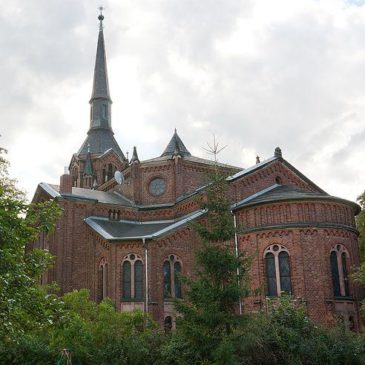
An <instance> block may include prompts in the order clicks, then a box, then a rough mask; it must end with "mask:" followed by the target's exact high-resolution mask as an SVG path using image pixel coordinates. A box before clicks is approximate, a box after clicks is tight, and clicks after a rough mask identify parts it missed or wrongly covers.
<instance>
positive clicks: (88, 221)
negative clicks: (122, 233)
mask: <svg viewBox="0 0 365 365" xmlns="http://www.w3.org/2000/svg"><path fill="white" fill-rule="evenodd" d="M92 218H93V217H87V218H85V219H84V221H85V223H86V224H88V225H89V226H90V227H91V228H92V229H93V230H94V231H95V232H97V233H99V234H100V235H101V236H102V237H103V238H105V239H106V240H110V239H113V236H112V235H110V234H109V233H108V232H107V231H105V230H104V229H103V228H102V227H100V225H99V224H97V223H95V222H94V221H93V220H92Z"/></svg>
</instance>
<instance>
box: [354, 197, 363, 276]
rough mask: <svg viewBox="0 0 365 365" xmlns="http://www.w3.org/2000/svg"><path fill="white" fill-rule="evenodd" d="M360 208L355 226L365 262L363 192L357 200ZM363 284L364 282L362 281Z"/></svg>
mask: <svg viewBox="0 0 365 365" xmlns="http://www.w3.org/2000/svg"><path fill="white" fill-rule="evenodd" d="M357 202H358V203H359V204H360V206H361V212H360V213H359V214H358V215H357V216H356V226H357V229H358V230H359V232H360V236H359V246H360V254H361V258H362V260H363V261H364V260H365V191H364V192H363V193H362V194H361V195H360V196H359V197H358V198H357ZM364 282H365V281H364Z"/></svg>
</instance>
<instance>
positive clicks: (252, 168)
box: [227, 156, 282, 181]
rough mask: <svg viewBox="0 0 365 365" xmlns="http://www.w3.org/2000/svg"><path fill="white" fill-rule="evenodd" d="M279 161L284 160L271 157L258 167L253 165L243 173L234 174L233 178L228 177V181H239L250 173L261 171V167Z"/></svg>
mask: <svg viewBox="0 0 365 365" xmlns="http://www.w3.org/2000/svg"><path fill="white" fill-rule="evenodd" d="M279 159H282V158H281V157H277V156H273V157H270V158H268V159H267V160H265V161H262V162H260V163H258V164H256V165H253V166H251V167H249V168H247V169H244V170H242V171H239V172H237V173H236V174H234V175H232V176H228V177H227V181H234V180H236V179H239V178H240V177H242V176H245V175H248V174H250V173H252V172H254V171H256V170H258V169H260V168H261V167H264V166H266V165H268V164H269V163H271V162H273V161H275V160H279Z"/></svg>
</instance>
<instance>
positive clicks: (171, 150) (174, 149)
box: [161, 129, 191, 157]
mask: <svg viewBox="0 0 365 365" xmlns="http://www.w3.org/2000/svg"><path fill="white" fill-rule="evenodd" d="M175 153H178V154H179V155H180V156H183V157H185V156H190V155H191V153H190V152H189V151H188V149H187V148H186V147H185V145H184V143H183V141H182V140H181V138H180V137H179V135H178V134H177V131H176V129H175V132H174V135H173V136H172V138H171V140H170V142H169V143H168V145H167V147H166V148H165V151H163V153H162V155H161V157H162V156H169V157H171V156H173V155H174V154H175Z"/></svg>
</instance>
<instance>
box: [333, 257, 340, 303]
mask: <svg viewBox="0 0 365 365" xmlns="http://www.w3.org/2000/svg"><path fill="white" fill-rule="evenodd" d="M331 275H332V285H333V294H334V296H335V297H340V296H341V289H340V275H339V272H338V264H337V254H336V252H335V251H332V252H331Z"/></svg>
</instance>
